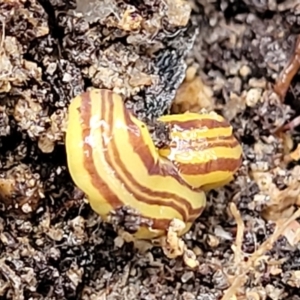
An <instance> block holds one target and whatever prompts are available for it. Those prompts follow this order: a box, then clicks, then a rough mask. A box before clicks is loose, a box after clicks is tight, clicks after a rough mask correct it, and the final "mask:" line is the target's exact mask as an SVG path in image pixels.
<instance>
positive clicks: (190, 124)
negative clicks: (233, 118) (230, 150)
mask: <svg viewBox="0 0 300 300" xmlns="http://www.w3.org/2000/svg"><path fill="white" fill-rule="evenodd" d="M163 122H164V123H165V124H166V125H170V126H174V127H179V128H181V129H183V130H192V129H195V128H205V127H207V128H214V129H215V128H230V127H231V126H230V124H229V123H228V122H227V121H226V120H224V121H217V120H214V119H196V120H174V121H173V120H170V121H169V120H164V121H163ZM199 122H200V124H201V126H199ZM171 130H172V129H171Z"/></svg>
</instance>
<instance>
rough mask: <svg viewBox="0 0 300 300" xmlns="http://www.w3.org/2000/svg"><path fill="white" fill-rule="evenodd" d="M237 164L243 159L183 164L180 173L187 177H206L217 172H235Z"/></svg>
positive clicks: (220, 159) (222, 159) (223, 159)
mask: <svg viewBox="0 0 300 300" xmlns="http://www.w3.org/2000/svg"><path fill="white" fill-rule="evenodd" d="M237 162H239V163H241V162H242V157H241V158H240V159H234V158H222V157H220V158H218V159H216V160H209V161H207V162H204V163H201V164H181V165H180V172H181V173H182V174H185V175H204V174H209V173H212V172H215V171H224V172H227V171H228V172H233V171H235V170H236V167H237V165H238V163H237Z"/></svg>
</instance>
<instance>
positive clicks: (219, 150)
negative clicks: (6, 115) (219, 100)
mask: <svg viewBox="0 0 300 300" xmlns="http://www.w3.org/2000/svg"><path fill="white" fill-rule="evenodd" d="M160 121H162V122H165V123H168V124H169V125H170V126H171V145H170V147H169V148H165V149H160V150H158V149H156V148H155V145H154V143H153V141H152V139H151V136H150V134H149V131H148V129H147V126H146V125H145V124H144V123H143V122H141V121H139V120H138V119H137V118H136V117H134V116H133V115H132V114H131V113H130V112H129V111H128V110H127V109H126V108H125V106H124V102H123V100H122V98H121V97H120V96H119V95H117V94H115V93H113V92H112V91H109V90H104V89H102V90H99V89H94V90H92V91H89V92H85V93H83V94H81V95H79V96H77V97H76V98H74V99H73V100H72V102H71V104H70V106H69V119H68V128H67V134H66V151H67V159H68V167H69V171H70V174H71V176H72V178H73V180H74V182H75V184H76V185H77V186H78V187H79V188H80V189H81V190H82V191H83V192H84V193H85V194H86V195H87V197H88V199H89V202H90V204H91V207H92V208H93V209H94V210H95V211H96V212H97V213H98V214H99V215H100V216H101V217H102V218H103V219H104V220H108V216H109V215H110V213H111V212H112V211H113V210H115V209H117V208H120V207H122V206H129V207H132V208H134V209H135V210H137V211H138V212H139V214H140V216H141V217H142V218H145V219H146V220H148V221H149V223H148V224H151V225H148V226H141V227H140V228H139V229H138V231H137V232H136V233H135V234H134V236H135V237H136V238H141V239H151V238H155V237H159V236H162V235H165V233H166V231H167V229H168V227H169V223H170V221H171V220H172V219H174V218H177V219H180V220H183V221H184V222H185V223H186V228H185V229H184V230H183V231H182V232H181V233H180V234H184V233H185V232H187V231H188V230H189V229H190V227H191V225H192V224H193V222H194V221H195V219H196V218H197V217H198V216H199V215H200V214H201V212H202V211H203V209H204V207H205V204H206V197H205V193H204V191H203V190H204V189H206V190H207V189H210V188H212V187H218V186H220V185H223V184H224V183H227V182H228V181H230V180H231V179H232V178H233V174H234V172H235V171H236V170H237V169H238V168H239V166H240V164H241V157H242V150H241V147H240V145H239V144H238V142H237V141H236V139H235V138H234V137H233V135H232V128H231V126H230V125H229V124H228V123H227V122H226V121H225V120H224V119H223V118H222V117H221V116H219V115H216V114H192V113H187V114H182V115H171V116H164V117H162V118H160Z"/></svg>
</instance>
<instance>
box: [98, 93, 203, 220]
mask: <svg viewBox="0 0 300 300" xmlns="http://www.w3.org/2000/svg"><path fill="white" fill-rule="evenodd" d="M101 97H102V99H103V100H104V101H102V107H101V110H102V112H101V114H102V117H103V118H105V120H106V121H107V123H108V124H109V125H110V126H109V128H111V126H112V124H113V113H114V108H113V105H114V104H113V100H114V99H113V93H112V92H110V91H101ZM105 99H106V101H105ZM107 100H108V101H107ZM107 102H110V103H109V105H110V106H112V107H106V103H107ZM105 112H106V113H107V114H108V119H107V118H106V114H105ZM123 114H124V116H125V115H126V118H125V119H126V125H127V126H128V127H129V126H134V127H136V126H137V125H136V124H134V123H133V122H132V121H131V120H130V118H129V117H128V115H129V114H128V112H127V111H126V108H125V107H124V108H123ZM128 136H129V138H130V141H129V144H130V145H131V146H133V151H134V152H135V153H137V154H138V155H139V157H140V160H141V162H144V161H151V162H152V165H150V170H151V173H150V174H149V172H148V174H149V176H151V175H154V174H155V175H158V176H162V174H161V172H160V170H161V167H160V166H159V165H158V164H155V163H154V160H153V157H152V155H151V153H150V151H149V149H148V147H147V146H146V145H145V144H143V146H145V147H143V149H145V150H143V151H137V147H134V145H139V147H138V148H139V150H140V149H141V147H140V145H141V144H142V143H141V137H140V136H137V135H134V134H128ZM132 136H134V137H135V138H136V139H137V141H135V143H134V144H132V139H131V137H132ZM109 145H110V146H111V150H112V152H113V158H114V160H115V162H116V164H117V165H118V166H119V167H120V168H121V169H122V171H123V173H124V176H125V177H126V178H127V179H128V180H129V182H130V183H131V184H132V185H134V186H135V187H136V188H137V189H138V190H139V191H140V193H141V194H137V193H136V192H135V191H134V190H133V189H132V188H131V187H130V185H128V184H126V182H124V181H123V180H122V176H121V175H120V174H118V173H117V172H116V173H115V177H116V178H118V180H119V181H120V182H123V185H124V187H125V188H126V189H127V191H128V192H129V193H132V194H134V197H135V198H136V199H137V200H138V201H142V202H144V203H147V204H149V205H159V206H169V207H172V208H173V209H175V210H176V211H177V212H179V213H180V215H181V216H182V218H183V220H184V221H188V219H189V215H195V214H199V213H200V212H201V208H197V209H194V208H193V207H192V206H191V204H190V202H188V201H187V200H186V199H184V198H182V197H180V196H179V195H176V194H173V193H168V192H158V191H155V190H153V189H149V188H148V187H145V186H142V185H141V184H139V183H138V182H137V181H136V179H135V178H134V176H133V175H132V174H131V173H130V172H129V171H128V170H127V165H126V163H124V162H123V161H122V160H121V159H120V155H119V151H118V147H117V145H116V143H115V141H114V139H112V140H111V141H110V143H109ZM108 152H109V151H105V153H104V157H105V160H106V161H107V163H108V165H109V166H110V167H111V168H112V169H113V162H112V159H111V157H110V155H109V153H108ZM147 170H148V171H149V165H148V168H147ZM166 175H167V176H170V175H169V174H166ZM174 175H176V176H177V177H178V179H179V180H180V181H181V182H182V183H183V184H184V185H185V186H187V185H186V183H185V182H184V181H183V180H182V179H181V178H180V177H179V176H178V175H177V173H175V170H174ZM172 176H173V174H172ZM188 187H189V186H188ZM189 188H190V187H189ZM190 189H191V188H190ZM195 192H196V189H195ZM142 193H144V194H145V195H143V194H142ZM201 193H203V191H202V190H201V189H199V201H200V200H201V199H200V198H201ZM155 197H157V198H161V200H158V199H155ZM167 199H173V200H174V201H172V200H167ZM176 202H178V203H181V204H182V205H184V206H185V207H186V209H187V210H188V213H187V212H186V210H185V209H184V208H183V207H182V206H179V205H177V204H176ZM141 214H142V212H141Z"/></svg>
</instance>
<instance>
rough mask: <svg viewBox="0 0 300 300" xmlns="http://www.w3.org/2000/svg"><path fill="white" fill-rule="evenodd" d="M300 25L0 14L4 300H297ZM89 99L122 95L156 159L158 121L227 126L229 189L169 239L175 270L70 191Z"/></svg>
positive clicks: (153, 6) (215, 4) (220, 5)
mask: <svg viewBox="0 0 300 300" xmlns="http://www.w3.org/2000/svg"><path fill="white" fill-rule="evenodd" d="M299 12H300V6H299V1H297V0H285V1H276V0H261V1H257V0H209V1H208V0H190V1H184V0H175V1H174V0H173V1H171V0H168V1H157V0H145V1H124V0H77V1H74V0H72V1H66V0H0V28H1V30H0V149H1V151H0V200H1V202H0V298H1V299H16V300H17V299H107V300H112V299H144V300H151V299H166V300H173V299H180V300H196V299H197V300H207V299H209V300H215V299H218V300H219V299H255V300H256V299H258V300H261V299H262V300H277V299H293V300H296V299H299V292H298V291H299V286H300V283H299V282H300V279H299V278H300V275H299V255H300V250H299V241H300V229H299V228H300V223H299V220H300V216H299V208H298V207H299V199H298V198H299V181H300V169H299V158H300V155H299V147H300V146H299V145H300V134H299V124H300V121H299V120H300V117H299V115H300V105H299V99H300V80H299V78H300V73H299V33H300V14H299ZM90 86H94V87H99V88H109V89H112V90H114V91H116V92H119V93H121V94H122V95H124V96H125V98H126V106H127V107H128V108H129V109H131V110H132V111H133V112H134V113H135V114H136V115H137V117H138V118H140V119H141V120H142V121H145V122H146V123H147V124H148V125H149V128H150V129H151V132H152V135H153V138H154V140H155V142H156V144H157V145H158V146H160V145H163V144H164V143H166V142H167V130H166V128H163V127H162V126H161V124H158V123H156V122H155V118H156V117H158V116H161V115H163V114H166V113H170V112H171V111H173V112H179V111H184V110H187V109H190V110H193V111H197V110H200V109H201V108H203V107H204V108H206V109H209V110H211V109H214V110H217V111H218V112H219V113H222V114H223V115H224V116H225V117H226V118H227V119H228V120H230V121H231V123H232V125H233V126H234V130H235V133H236V135H237V137H238V138H239V140H240V141H241V143H242V145H243V149H244V162H243V166H242V168H241V170H240V171H239V174H237V176H236V179H235V181H234V182H232V183H231V184H229V185H228V186H226V187H225V188H223V189H220V190H217V191H212V192H211V193H209V194H208V205H207V208H206V210H205V211H204V213H203V215H202V216H201V217H200V218H199V220H197V222H196V223H195V224H194V226H193V227H192V229H191V231H190V232H188V233H187V234H186V235H185V236H184V237H183V240H184V242H185V245H186V249H185V248H182V247H180V246H181V240H175V241H174V240H173V239H172V233H173V231H172V230H170V232H169V236H168V238H169V239H168V240H167V241H166V242H167V243H175V244H176V245H177V246H178V249H177V250H178V251H183V252H184V251H185V255H184V256H183V259H182V258H181V259H179V258H177V259H168V258H167V257H166V256H165V253H164V252H163V250H162V249H160V248H158V247H157V248H156V247H150V245H147V244H143V245H141V246H140V251H138V250H137V249H136V248H135V247H133V241H131V240H130V238H128V237H125V236H122V235H121V234H120V235H118V234H117V232H116V231H115V230H114V228H112V227H111V226H109V225H108V224H104V223H103V222H101V220H100V218H99V217H98V216H97V215H95V214H94V213H93V211H91V209H90V207H89V205H88V203H87V201H86V199H85V198H84V195H83V194H82V193H81V192H80V191H78V189H77V188H76V187H75V186H74V184H73V182H72V181H71V179H70V175H69V173H68V170H67V167H66V155H65V149H64V132H65V120H66V111H67V110H66V109H67V107H68V104H69V102H70V100H71V99H72V98H73V97H74V96H76V95H78V94H79V93H81V92H83V91H84V90H86V89H87V88H88V87H90ZM176 226H180V224H174V228H173V229H174V230H175V231H176ZM187 249H191V250H192V251H193V252H192V253H191V252H190V251H189V250H187ZM164 251H166V252H167V251H168V245H166V248H165V249H164ZM167 254H168V253H167ZM186 264H187V265H188V266H186Z"/></svg>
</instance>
